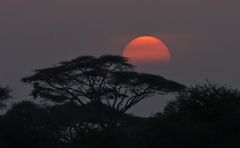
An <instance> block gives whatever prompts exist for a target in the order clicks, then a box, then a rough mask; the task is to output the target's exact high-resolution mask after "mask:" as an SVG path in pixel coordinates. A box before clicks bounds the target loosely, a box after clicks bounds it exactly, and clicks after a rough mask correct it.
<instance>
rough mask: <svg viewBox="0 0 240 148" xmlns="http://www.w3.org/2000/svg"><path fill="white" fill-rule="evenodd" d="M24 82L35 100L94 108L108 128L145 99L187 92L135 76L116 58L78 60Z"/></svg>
mask: <svg viewBox="0 0 240 148" xmlns="http://www.w3.org/2000/svg"><path fill="white" fill-rule="evenodd" d="M23 81H24V82H26V83H30V84H32V85H33V86H34V89H33V91H32V95H33V96H34V97H37V96H40V97H42V98H46V99H48V100H51V101H54V102H60V103H62V102H67V101H74V102H77V103H78V104H79V105H81V106H85V105H86V104H89V103H91V104H93V105H94V107H95V108H97V109H98V111H100V112H101V113H102V117H103V118H106V120H107V122H108V125H109V124H111V125H116V124H117V122H118V120H119V117H120V116H121V115H122V114H124V113H125V112H126V111H127V110H128V109H130V108H131V107H132V106H134V105H135V104H137V103H138V102H140V101H141V100H143V99H145V98H148V97H151V96H153V95H155V94H166V93H168V92H174V91H178V90H180V89H183V88H184V86H183V85H181V84H179V83H177V82H174V81H170V80H167V79H165V78H163V77H161V76H157V75H152V74H143V73H138V72H135V71H134V67H133V65H131V64H129V63H128V60H127V59H126V58H124V57H121V56H113V55H106V56H101V57H99V58H96V57H92V56H83V57H78V58H76V59H73V60H71V61H66V62H61V63H60V64H59V65H57V66H53V67H50V68H45V69H40V70H36V71H35V73H34V74H33V75H32V76H30V77H26V78H23ZM103 104H104V105H103ZM106 105H107V106H108V107H106ZM113 110H114V111H113Z"/></svg>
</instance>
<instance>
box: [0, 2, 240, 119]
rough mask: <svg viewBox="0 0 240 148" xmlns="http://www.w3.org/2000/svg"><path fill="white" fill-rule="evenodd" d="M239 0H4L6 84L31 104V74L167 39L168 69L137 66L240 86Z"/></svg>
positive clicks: (142, 107)
mask: <svg viewBox="0 0 240 148" xmlns="http://www.w3.org/2000/svg"><path fill="white" fill-rule="evenodd" d="M239 6H240V1H238V0H181V1H180V0H118V1H116V0H1V1H0V67H1V72H0V81H1V82H2V83H3V84H8V85H9V86H10V87H12V88H13V90H14V95H15V96H18V97H17V99H24V98H27V94H28V93H29V92H28V91H27V88H28V86H27V85H25V84H22V83H21V82H20V81H19V80H20V79H21V78H22V77H24V76H27V75H29V74H31V72H32V70H34V69H39V68H44V67H47V66H51V65H54V64H56V63H57V62H59V61H62V60H68V59H72V58H74V57H77V56H82V55H86V54H87V55H96V56H98V55H102V54H121V53H122V51H123V49H124V47H125V46H126V45H127V43H128V42H129V41H130V40H132V39H133V38H135V37H137V36H140V35H154V36H156V37H158V38H160V39H161V40H163V41H164V42H165V43H166V44H167V46H168V47H169V49H170V52H171V55H172V58H171V62H170V63H169V64H167V65H161V64H155V65H138V69H139V70H141V71H146V72H150V73H156V74H160V75H162V76H165V77H166V78H169V79H172V80H176V81H179V82H182V83H184V84H186V85H192V84H196V83H201V82H204V81H205V79H209V80H210V81H213V82H219V83H222V84H228V85H231V86H233V87H235V88H240V83H239V81H240V77H239V76H240V69H239V63H240V58H239V56H240V48H239V46H240V45H239V39H240V29H239V26H240V9H239ZM166 98H169V97H165V98H160V97H156V98H155V99H150V100H146V101H144V102H143V103H141V104H139V105H138V106H137V107H136V108H134V109H133V112H134V113H137V114H139V115H149V114H151V113H154V112H156V111H159V110H160V109H161V108H162V106H163V105H164V104H165V103H166V100H167V99H166Z"/></svg>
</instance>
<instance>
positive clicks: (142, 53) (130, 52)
mask: <svg viewBox="0 0 240 148" xmlns="http://www.w3.org/2000/svg"><path fill="white" fill-rule="evenodd" d="M123 56H124V57H126V58H129V59H130V60H132V61H136V62H157V61H161V62H168V61H169V60H170V53H169V49H168V47H167V46H166V45H165V44H164V43H163V42H162V41H161V40H160V39H158V38H155V37H152V36H141V37H138V38H135V39H134V40H132V41H131V42H130V43H129V44H128V45H127V47H126V48H125V49H124V52H123Z"/></svg>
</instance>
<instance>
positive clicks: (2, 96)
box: [0, 86, 10, 109]
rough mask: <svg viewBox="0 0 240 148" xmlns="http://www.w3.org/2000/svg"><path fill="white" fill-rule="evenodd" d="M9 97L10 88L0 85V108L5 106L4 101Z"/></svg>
mask: <svg viewBox="0 0 240 148" xmlns="http://www.w3.org/2000/svg"><path fill="white" fill-rule="evenodd" d="M9 98H10V89H9V88H8V87H1V86H0V109H2V108H3V107H5V104H4V101H6V100H7V99H9Z"/></svg>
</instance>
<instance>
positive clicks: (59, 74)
mask: <svg viewBox="0 0 240 148" xmlns="http://www.w3.org/2000/svg"><path fill="white" fill-rule="evenodd" d="M23 82H25V83H28V84H30V85H31V86H32V87H33V89H32V92H31V95H32V96H33V98H35V99H40V98H41V99H44V101H45V102H46V103H45V105H42V104H40V103H33V102H31V101H22V102H19V103H17V104H14V105H13V106H12V107H11V108H10V109H8V110H7V111H6V113H2V115H0V147H1V148H19V147H23V148H44V147H51V148H76V147H83V148H94V147H109V148H114V147H116V148H123V147H126V148H128V147H131V148H132V147H139V148H159V147H165V148H170V147H177V148H204V147H207V148H208V147H239V146H240V127H239V125H240V92H239V91H238V90H235V89H232V88H229V87H226V86H219V85H217V84H212V83H209V82H207V83H206V84H203V85H197V86H194V87H190V88H186V87H185V86H184V85H182V84H179V83H177V82H174V81H171V80H167V79H165V78H163V77H161V76H157V75H152V74H145V73H138V72H136V71H134V67H133V66H132V65H131V64H129V63H128V62H127V60H126V59H125V58H123V57H119V56H102V57H99V58H95V57H90V56H85V57H79V58H76V59H74V60H71V61H66V62H61V63H60V64H59V65H57V66H54V67H50V68H45V69H40V70H36V71H35V72H34V74H33V75H32V76H29V77H26V78H23ZM173 92H175V93H176V94H177V97H176V99H175V100H174V101H172V102H169V103H168V105H167V106H166V107H165V109H164V111H163V112H160V113H157V114H156V115H155V116H153V117H148V118H142V117H137V116H134V115H130V114H128V113H127V111H128V110H129V109H130V108H131V107H133V106H135V105H136V104H137V103H138V102H140V101H142V100H143V99H146V98H149V97H152V96H154V95H157V94H159V95H165V94H167V93H173ZM10 93H11V91H10V89H9V88H7V87H0V108H1V109H2V110H4V108H5V107H6V103H7V101H8V99H10V98H11V97H10ZM159 97H160V96H159Z"/></svg>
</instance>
